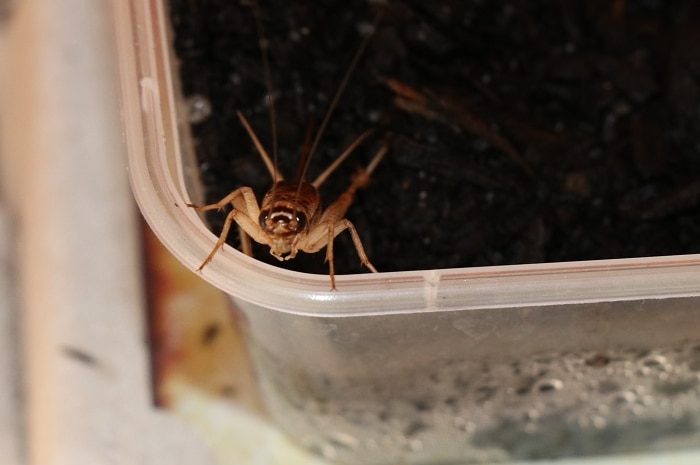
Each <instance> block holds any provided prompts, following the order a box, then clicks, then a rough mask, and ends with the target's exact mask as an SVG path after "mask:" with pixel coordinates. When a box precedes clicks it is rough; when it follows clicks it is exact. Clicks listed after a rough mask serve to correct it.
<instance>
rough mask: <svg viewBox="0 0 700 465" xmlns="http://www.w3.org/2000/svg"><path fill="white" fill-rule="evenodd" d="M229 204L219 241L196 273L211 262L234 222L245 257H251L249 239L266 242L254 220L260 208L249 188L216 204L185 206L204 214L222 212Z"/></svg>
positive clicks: (245, 187)
mask: <svg viewBox="0 0 700 465" xmlns="http://www.w3.org/2000/svg"><path fill="white" fill-rule="evenodd" d="M229 204H231V206H232V207H233V209H232V210H231V211H230V212H229V214H228V215H226V220H225V221H224V227H223V228H222V230H221V234H219V239H218V240H217V242H216V244H215V245H214V247H213V248H212V250H211V252H209V255H208V256H207V258H205V259H204V261H203V262H202V264H201V265H199V268H197V271H201V270H202V269H203V268H204V267H205V266H206V265H207V264H208V263H209V262H211V260H212V259H213V258H214V255H215V254H216V252H217V251H218V250H219V249H220V248H222V247H223V246H224V244H225V243H226V238H227V237H228V234H229V231H230V229H231V224H232V223H233V222H234V221H235V222H236V223H237V224H238V226H239V230H240V236H241V248H242V249H243V252H244V253H246V254H247V255H251V246H250V237H252V238H253V239H254V240H256V241H258V242H261V241H263V242H262V243H265V242H264V241H266V239H265V234H264V233H263V231H262V230H261V228H260V226H259V225H258V223H257V221H255V220H254V219H257V218H258V217H259V216H260V207H259V206H258V202H257V200H256V199H255V194H254V193H253V190H252V189H251V188H250V187H247V186H244V187H240V188H238V189H236V190H235V191H233V192H231V193H230V194H228V195H227V196H226V197H224V198H223V199H221V200H219V201H218V202H216V203H212V204H209V205H204V206H197V205H193V204H189V203H188V204H187V206H188V207H191V208H194V209H196V210H197V211H199V212H205V211H210V210H222V209H223V208H224V207H225V206H226V205H229Z"/></svg>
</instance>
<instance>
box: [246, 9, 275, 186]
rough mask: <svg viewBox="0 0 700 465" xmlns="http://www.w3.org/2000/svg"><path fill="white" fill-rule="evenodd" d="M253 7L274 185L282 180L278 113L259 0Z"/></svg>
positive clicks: (267, 43)
mask: <svg viewBox="0 0 700 465" xmlns="http://www.w3.org/2000/svg"><path fill="white" fill-rule="evenodd" d="M250 5H251V8H252V9H253V16H254V17H255V28H256V29H257V31H258V44H259V46H260V54H261V55H262V64H263V74H264V77H263V78H264V80H265V89H266V90H267V101H268V105H269V108H270V129H271V131H272V162H273V164H274V167H275V169H274V171H272V177H273V178H274V179H273V180H272V186H273V189H274V186H276V185H277V181H281V179H278V178H279V171H278V169H277V166H279V165H278V164H277V152H278V151H279V149H278V143H277V113H276V111H275V96H274V89H273V87H272V72H271V71H270V56H269V48H270V47H269V42H268V40H267V38H266V36H265V29H264V28H263V21H262V15H261V13H260V8H259V6H258V2H257V0H250Z"/></svg>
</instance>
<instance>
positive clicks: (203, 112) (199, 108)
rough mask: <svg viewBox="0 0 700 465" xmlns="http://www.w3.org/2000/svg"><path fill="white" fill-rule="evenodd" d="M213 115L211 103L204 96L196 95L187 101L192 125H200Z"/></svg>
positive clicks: (188, 114)
mask: <svg viewBox="0 0 700 465" xmlns="http://www.w3.org/2000/svg"><path fill="white" fill-rule="evenodd" d="M210 115H211V102H210V101H209V99H208V98H206V97H204V96H203V95H199V94H195V95H192V96H190V97H189V98H188V99H187V119H188V121H189V122H190V123H192V124H198V123H201V122H203V121H204V120H206V119H207V118H209V116H210Z"/></svg>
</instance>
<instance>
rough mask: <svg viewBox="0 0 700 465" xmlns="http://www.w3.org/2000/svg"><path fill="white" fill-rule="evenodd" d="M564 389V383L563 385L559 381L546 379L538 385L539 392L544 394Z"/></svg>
mask: <svg viewBox="0 0 700 465" xmlns="http://www.w3.org/2000/svg"><path fill="white" fill-rule="evenodd" d="M563 387H564V383H562V382H561V381H560V380H558V379H554V378H552V379H545V380H542V381H541V382H540V383H539V384H538V385H537V390H538V391H539V392H543V393H548V392H554V391H559V390H561V389H562V388H563Z"/></svg>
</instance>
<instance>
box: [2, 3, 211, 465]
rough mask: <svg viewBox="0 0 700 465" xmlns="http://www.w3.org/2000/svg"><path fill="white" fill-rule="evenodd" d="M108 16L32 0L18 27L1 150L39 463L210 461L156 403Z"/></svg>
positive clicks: (33, 447)
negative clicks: (14, 224)
mask: <svg viewBox="0 0 700 465" xmlns="http://www.w3.org/2000/svg"><path fill="white" fill-rule="evenodd" d="M107 7H108V5H107V3H106V2H104V1H95V0H64V1H60V2H57V1H55V0H24V1H23V2H21V3H20V4H19V5H18V8H17V10H16V11H15V15H14V16H13V17H12V18H11V21H10V23H9V24H8V25H7V27H8V30H7V31H6V33H7V38H6V40H7V43H6V45H7V47H8V48H7V56H6V63H4V64H3V68H4V69H6V70H8V69H10V70H12V72H11V73H10V74H9V75H7V76H5V79H3V80H2V83H3V98H2V101H3V104H4V106H3V115H2V116H3V119H2V124H3V133H2V134H3V136H2V143H3V146H2V151H3V159H4V162H5V164H4V167H3V169H4V171H5V172H4V175H5V182H6V183H7V182H8V180H9V181H10V182H9V184H7V185H6V186H5V187H9V191H10V192H9V197H10V199H9V200H10V202H11V205H12V207H13V209H14V211H16V212H17V218H18V227H19V231H20V237H21V244H20V253H19V260H18V263H19V265H20V267H21V269H20V278H21V282H22V287H21V301H22V307H23V308H22V324H23V326H24V328H23V329H24V331H23V337H24V358H23V369H24V372H25V373H26V380H25V382H26V391H25V395H26V401H27V402H26V408H27V412H26V427H27V432H28V438H29V441H28V442H29V445H28V451H27V452H28V463H29V464H37V465H44V464H47V465H48V464H51V465H54V464H55V465H58V464H60V465H63V464H65V465H82V464H86V465H87V464H89V465H95V464H103V463H104V464H107V463H108V464H125V465H126V464H128V465H132V464H149V465H150V464H160V463H163V464H202V465H206V464H210V463H213V459H212V456H211V452H210V450H209V449H208V448H207V447H205V445H204V443H203V442H202V441H201V438H199V437H198V436H197V435H196V434H194V433H193V431H192V428H190V427H189V426H188V425H186V424H184V423H183V422H182V421H180V420H178V419H176V418H173V417H172V416H170V415H167V414H165V413H163V412H158V411H156V410H155V409H154V408H152V406H151V398H150V390H149V373H148V364H147V351H146V347H145V332H144V321H143V314H144V313H143V305H142V304H143V299H142V289H141V286H142V280H141V269H140V266H139V265H140V264H139V254H138V251H139V247H138V242H137V235H136V233H137V228H136V221H135V220H136V219H137V215H136V212H135V209H134V206H133V203H132V201H131V196H130V193H129V188H128V183H127V178H126V169H125V162H124V154H123V147H122V142H121V135H120V121H119V115H118V107H117V94H116V83H115V80H114V74H115V71H114V57H113V53H112V45H111V42H110V40H111V28H110V22H109V17H108V15H107V13H108V11H109V10H108V8H107ZM77 351H79V352H82V353H85V354H89V359H82V360H81V357H75V356H70V354H71V353H73V354H75V353H77ZM1 420H2V421H6V418H1ZM2 463H3V464H5V463H6V462H4V461H3V462H2Z"/></svg>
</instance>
